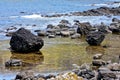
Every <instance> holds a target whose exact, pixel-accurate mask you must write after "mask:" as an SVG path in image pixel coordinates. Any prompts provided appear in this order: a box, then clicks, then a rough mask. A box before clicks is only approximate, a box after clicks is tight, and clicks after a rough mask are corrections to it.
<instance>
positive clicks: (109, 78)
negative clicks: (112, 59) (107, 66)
mask: <svg viewBox="0 0 120 80" xmlns="http://www.w3.org/2000/svg"><path fill="white" fill-rule="evenodd" d="M116 78H117V76H116V74H115V73H113V72H112V71H98V77H97V80H102V79H103V80H115V79H116Z"/></svg>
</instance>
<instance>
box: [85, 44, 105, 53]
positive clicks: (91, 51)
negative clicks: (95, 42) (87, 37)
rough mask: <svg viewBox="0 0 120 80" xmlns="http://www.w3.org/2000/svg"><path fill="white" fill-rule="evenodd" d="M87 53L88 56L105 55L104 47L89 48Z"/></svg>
mask: <svg viewBox="0 0 120 80" xmlns="http://www.w3.org/2000/svg"><path fill="white" fill-rule="evenodd" d="M86 52H87V53H88V54H104V53H105V49H104V48H103V47H102V46H87V47H86Z"/></svg>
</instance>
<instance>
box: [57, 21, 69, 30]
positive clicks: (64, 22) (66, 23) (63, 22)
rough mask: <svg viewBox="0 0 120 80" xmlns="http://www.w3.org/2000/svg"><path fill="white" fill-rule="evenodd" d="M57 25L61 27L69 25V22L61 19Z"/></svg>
mask: <svg viewBox="0 0 120 80" xmlns="http://www.w3.org/2000/svg"><path fill="white" fill-rule="evenodd" d="M57 26H59V28H60V29H62V28H69V27H71V24H70V23H69V21H68V20H61V21H60V22H59V24H58V25H57Z"/></svg>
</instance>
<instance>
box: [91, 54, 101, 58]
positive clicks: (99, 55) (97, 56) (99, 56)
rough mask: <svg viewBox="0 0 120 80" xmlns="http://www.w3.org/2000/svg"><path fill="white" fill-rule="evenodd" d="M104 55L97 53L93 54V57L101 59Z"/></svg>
mask: <svg viewBox="0 0 120 80" xmlns="http://www.w3.org/2000/svg"><path fill="white" fill-rule="evenodd" d="M102 56H103V54H95V55H94V56H93V59H101V58H102Z"/></svg>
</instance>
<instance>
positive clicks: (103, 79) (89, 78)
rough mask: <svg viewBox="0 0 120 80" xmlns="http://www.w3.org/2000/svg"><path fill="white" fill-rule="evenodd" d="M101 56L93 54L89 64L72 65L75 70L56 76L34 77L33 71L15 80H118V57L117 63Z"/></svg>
mask: <svg viewBox="0 0 120 80" xmlns="http://www.w3.org/2000/svg"><path fill="white" fill-rule="evenodd" d="M102 56H104V55H102V54H95V55H94V56H93V61H92V62H91V63H90V64H86V63H84V64H82V65H81V66H78V65H77V64H73V67H74V68H75V69H73V70H71V71H68V72H63V73H58V74H48V75H42V74H38V75H35V74H34V72H33V71H24V72H20V73H18V74H17V75H16V78H15V80H119V79H120V56H119V57H118V60H119V61H118V63H111V62H110V61H103V60H102Z"/></svg>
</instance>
